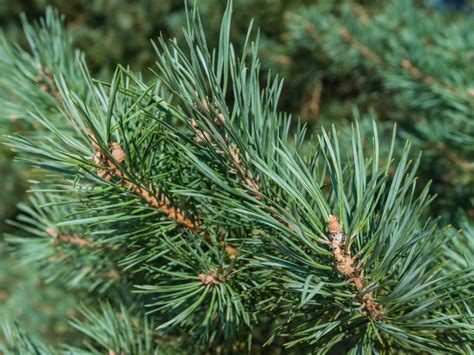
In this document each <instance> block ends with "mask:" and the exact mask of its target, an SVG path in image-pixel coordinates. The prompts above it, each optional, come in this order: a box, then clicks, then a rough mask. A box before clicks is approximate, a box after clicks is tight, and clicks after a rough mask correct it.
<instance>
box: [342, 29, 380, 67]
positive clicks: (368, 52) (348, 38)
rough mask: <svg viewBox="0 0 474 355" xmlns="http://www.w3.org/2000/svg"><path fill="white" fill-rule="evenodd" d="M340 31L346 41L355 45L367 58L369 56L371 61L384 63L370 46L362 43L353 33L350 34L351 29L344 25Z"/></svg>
mask: <svg viewBox="0 0 474 355" xmlns="http://www.w3.org/2000/svg"><path fill="white" fill-rule="evenodd" d="M339 33H340V35H341V38H342V39H343V40H344V41H345V42H347V43H349V44H350V45H352V47H354V48H355V49H356V50H357V51H358V52H359V53H360V54H362V55H363V56H364V57H365V58H367V59H368V60H370V61H371V62H374V63H375V64H382V63H383V61H382V59H381V58H380V57H379V56H378V55H377V54H376V53H375V52H372V51H371V50H370V49H369V48H367V47H366V46H364V45H363V44H362V43H360V42H359V41H358V40H357V39H355V38H354V37H352V35H351V34H350V32H349V30H348V29H347V28H346V27H342V28H341V29H340V31H339Z"/></svg>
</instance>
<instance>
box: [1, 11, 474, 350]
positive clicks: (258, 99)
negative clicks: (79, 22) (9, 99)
mask: <svg viewBox="0 0 474 355" xmlns="http://www.w3.org/2000/svg"><path fill="white" fill-rule="evenodd" d="M231 13H232V3H231V2H229V4H228V6H227V9H226V11H225V13H224V15H223V19H222V24H221V30H220V37H219V43H218V46H217V48H215V49H210V48H209V47H208V43H207V41H206V35H205V32H204V29H203V27H202V24H201V19H200V17H199V14H198V11H197V9H196V8H193V9H189V10H188V11H187V27H186V30H185V31H184V35H183V36H184V39H185V43H184V45H186V46H185V47H183V46H182V45H181V44H178V41H176V40H171V41H168V40H165V39H164V38H160V39H159V40H158V41H157V43H155V49H156V52H157V68H156V72H154V75H155V77H154V78H153V80H144V79H143V78H142V76H141V75H138V74H136V73H134V72H133V71H131V70H130V69H129V68H124V67H122V66H119V67H117V70H116V72H115V74H114V76H113V78H112V79H111V80H110V81H100V80H95V79H93V78H92V77H91V75H90V74H89V71H88V69H87V65H86V62H85V61H84V59H83V58H82V56H80V55H76V56H72V55H71V52H72V51H73V50H72V47H71V46H70V44H68V43H69V42H67V41H66V40H65V39H64V37H65V34H64V33H63V32H62V30H61V21H60V19H59V18H58V16H57V15H56V14H55V13H54V12H53V11H49V12H48V13H47V17H46V21H45V22H44V23H43V24H42V25H41V26H39V28H40V29H41V31H39V33H42V35H41V37H40V38H38V41H41V40H44V38H48V39H49V40H50V41H52V42H54V43H56V45H55V46H37V47H38V48H39V50H40V53H39V54H35V55H33V54H31V53H29V52H28V51H26V50H22V49H18V48H17V50H18V51H19V52H15V51H13V50H11V48H10V47H13V45H11V44H9V43H8V42H6V43H5V44H4V46H6V48H7V49H9V51H5V53H9V54H10V56H12V57H9V56H7V57H6V58H5V57H1V56H0V60H1V62H0V63H3V64H5V63H12V62H13V61H14V60H13V59H14V58H15V56H16V55H17V56H18V57H21V58H23V60H25V58H27V60H25V63H24V67H23V68H22V70H19V69H18V70H17V71H14V73H13V74H11V75H12V76H11V78H10V79H11V80H13V79H12V78H14V79H18V78H20V79H21V80H23V81H24V82H25V83H28V85H27V87H28V88H29V89H28V90H26V91H25V98H26V97H27V96H28V95H29V96H28V97H29V98H31V99H32V100H33V98H36V97H38V95H40V97H41V98H43V99H44V100H45V103H47V105H46V104H45V105H37V107H36V110H31V109H30V106H28V105H27V103H25V102H27V101H26V99H25V100H24V101H21V102H20V103H18V105H17V106H15V108H16V109H17V110H18V112H22V116H23V117H24V120H25V123H27V124H30V125H31V130H29V131H28V132H26V133H25V134H24V135H23V136H10V137H8V145H9V147H11V148H13V149H14V150H15V151H16V152H17V154H18V155H19V157H20V158H21V159H22V160H23V161H25V162H27V163H29V164H31V165H32V166H35V167H38V168H40V171H41V172H40V173H39V174H42V175H41V176H42V179H39V180H38V181H35V182H33V187H32V197H31V198H30V201H29V203H25V204H22V205H21V207H20V208H21V210H22V214H21V216H20V217H19V218H18V221H15V222H12V224H13V225H15V227H17V228H18V229H19V230H22V231H23V232H18V233H15V234H14V235H10V236H9V238H8V240H9V243H10V244H11V246H12V248H14V249H15V250H16V251H15V252H16V253H17V255H18V258H19V259H21V260H24V261H25V262H30V263H31V264H32V265H38V266H39V270H40V272H41V274H42V275H43V277H44V278H45V279H46V280H48V281H50V282H57V283H60V284H62V285H65V286H67V288H68V289H69V290H74V291H73V293H74V294H75V295H77V297H78V298H81V299H82V300H83V301H84V305H83V306H82V307H81V308H80V310H79V312H80V314H79V315H78V316H76V317H75V319H74V320H73V321H72V323H71V324H72V326H73V327H74V328H75V329H77V330H78V331H79V332H80V333H82V334H83V338H82V339H81V342H80V344H76V345H64V346H63V347H62V348H61V350H64V351H70V352H72V353H84V352H92V353H109V354H122V353H123V354H157V353H170V354H171V353H173V354H175V353H243V352H249V353H263V352H271V353H280V352H286V351H288V352H291V351H295V352H301V351H303V352H317V353H328V352H337V351H344V352H347V353H351V354H359V353H377V354H378V353H406V352H413V351H419V352H433V351H434V352H453V353H456V352H457V353H462V352H468V351H471V350H472V349H471V345H470V344H472V342H471V341H472V339H473V332H472V324H471V322H472V317H471V316H470V315H471V314H472V311H471V308H472V303H471V301H472V299H471V298H472V297H471V294H472V292H471V291H472V290H471V289H470V288H471V286H472V280H473V276H474V274H473V271H472V269H471V268H470V267H469V264H468V262H467V261H466V262H465V263H462V262H460V263H454V262H452V261H451V260H452V258H450V257H447V254H446V248H447V247H446V246H447V245H448V244H449V243H450V240H451V239H452V235H451V233H450V231H449V230H448V229H446V228H443V227H442V225H441V223H440V222H439V220H438V219H436V218H430V217H429V216H427V214H426V211H427V207H428V206H429V204H430V203H431V202H432V200H433V197H432V196H430V193H429V184H428V185H427V186H419V185H420V184H419V182H418V179H417V177H416V175H417V168H418V166H419V165H420V162H421V157H420V156H418V157H416V158H411V157H412V153H411V151H410V146H411V144H410V143H409V142H407V143H406V144H405V145H404V147H403V149H402V152H401V153H400V154H395V146H396V145H397V136H396V130H395V129H394V130H393V134H392V139H391V140H390V141H389V142H388V144H387V143H386V142H383V143H382V142H381V141H380V139H379V133H378V128H377V124H376V123H375V122H373V123H372V124H371V126H370V127H365V126H360V125H359V123H358V122H357V121H355V122H354V123H353V125H352V127H351V129H350V132H342V133H341V132H340V131H338V130H337V129H336V127H334V126H333V127H331V129H330V130H326V129H324V128H322V129H321V130H319V131H318V132H317V134H315V135H314V136H309V135H308V134H307V128H306V127H305V126H304V125H302V124H300V123H299V122H298V121H297V120H294V119H292V118H291V117H290V116H289V115H287V114H285V113H282V112H280V111H279V109H278V104H279V98H280V93H281V91H282V82H281V81H280V80H279V79H275V78H273V77H272V76H271V75H269V76H268V77H267V78H266V80H262V78H260V74H261V68H260V61H259V59H258V37H256V38H254V39H253V40H252V38H253V37H252V30H251V29H249V32H248V35H247V40H246V42H245V43H244V44H243V45H242V51H240V52H239V54H237V50H236V49H235V48H234V47H233V46H232V44H231V42H230V39H229V37H230V29H231ZM30 36H32V38H36V37H34V34H32V33H30ZM344 36H346V35H344ZM346 37H347V36H346ZM351 43H352V44H353V45H354V46H356V47H358V49H359V50H362V47H360V46H359V44H358V42H355V41H352V40H351ZM15 48H16V47H15ZM35 48H36V47H35ZM356 49H357V48H356ZM366 55H369V53H366ZM58 57H59V58H63V59H64V62H60V64H58V61H57V58H58ZM65 63H67V65H66V64H65ZM39 65H41V68H49V69H48V73H46V72H45V76H46V78H44V77H41V78H40V77H37V76H36V75H33V76H31V75H24V76H23V73H35V72H36V71H37V70H38V68H39ZM65 67H67V70H65ZM32 78H36V79H34V80H33V83H32V82H31V79H32ZM45 80H46V81H47V83H45ZM262 83H264V84H262ZM45 84H48V88H52V89H54V90H57V92H58V94H57V95H56V94H51V92H50V91H49V90H45V86H44V85H45ZM202 98H205V99H204V100H203V99H202ZM46 100H47V101H46ZM22 110H23V111H25V112H23V111H22ZM37 132H39V134H37ZM336 215H337V217H335V216H336ZM51 240H53V243H51ZM448 249H449V247H448ZM449 250H451V249H449ZM466 284H467V285H468V287H467V288H466ZM70 292H71V293H72V291H70ZM4 334H5V336H4V339H3V338H1V341H0V344H1V345H0V350H1V351H3V352H6V353H8V352H17V353H22V352H23V353H28V351H30V350H31V349H34V351H33V352H36V353H46V354H49V353H50V354H53V353H55V352H57V351H58V349H52V348H49V347H48V346H46V345H43V344H41V342H38V341H36V340H34V339H32V338H30V337H28V336H27V335H25V334H24V333H22V331H21V330H20V329H18V328H15V327H13V326H12V325H10V324H7V325H5V331H4Z"/></svg>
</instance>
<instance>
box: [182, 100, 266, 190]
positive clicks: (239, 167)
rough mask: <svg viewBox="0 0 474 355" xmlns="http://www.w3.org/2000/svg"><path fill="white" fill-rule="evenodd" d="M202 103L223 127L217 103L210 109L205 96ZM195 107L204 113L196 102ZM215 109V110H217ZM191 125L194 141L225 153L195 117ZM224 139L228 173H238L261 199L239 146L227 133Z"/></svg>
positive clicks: (257, 183) (256, 180)
mask: <svg viewBox="0 0 474 355" xmlns="http://www.w3.org/2000/svg"><path fill="white" fill-rule="evenodd" d="M202 105H203V106H204V109H205V110H206V111H207V112H208V113H213V114H214V115H215V117H214V122H215V123H216V125H217V126H218V127H219V128H223V126H224V125H225V123H226V120H225V116H224V114H223V113H222V112H221V111H220V110H219V107H218V106H217V104H214V107H213V109H210V107H209V106H210V104H209V100H208V99H207V98H206V99H205V100H203V101H202ZM195 107H196V109H197V110H199V111H200V112H201V114H203V115H205V112H203V110H201V108H200V107H199V106H198V105H197V104H196V105H195ZM215 110H217V112H216V111H215ZM191 126H192V127H193V129H194V131H195V133H196V136H195V138H194V140H195V141H196V143H198V144H202V143H204V142H209V143H210V144H211V146H212V147H214V148H215V151H216V153H217V154H220V155H224V154H225V152H224V151H223V150H219V149H217V148H218V144H217V143H215V142H214V141H213V139H212V137H211V136H210V134H209V133H208V132H206V131H204V130H203V129H202V128H201V127H200V126H199V123H198V122H197V121H196V120H195V119H192V121H191ZM224 140H225V143H226V144H227V145H228V148H229V154H228V157H229V158H230V165H231V170H229V173H231V174H234V175H240V179H241V180H243V182H244V183H245V185H247V186H248V187H250V189H251V190H252V191H253V192H254V193H255V197H256V198H257V199H261V196H260V195H259V192H260V184H259V182H258V178H254V177H253V175H252V173H251V172H250V171H249V170H248V169H247V167H246V166H245V165H244V164H243V162H242V159H241V154H240V150H239V148H238V147H237V145H236V144H235V143H231V142H230V139H229V136H228V134H227V133H226V134H224Z"/></svg>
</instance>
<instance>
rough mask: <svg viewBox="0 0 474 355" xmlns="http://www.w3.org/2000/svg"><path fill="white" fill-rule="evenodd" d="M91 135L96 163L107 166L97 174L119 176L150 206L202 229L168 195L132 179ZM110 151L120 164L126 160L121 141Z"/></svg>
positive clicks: (123, 182)
mask: <svg viewBox="0 0 474 355" xmlns="http://www.w3.org/2000/svg"><path fill="white" fill-rule="evenodd" d="M90 136H91V139H92V146H93V148H94V150H95V152H96V153H95V155H94V163H95V164H97V165H99V166H104V167H106V169H102V168H99V169H97V175H98V176H99V177H101V178H102V179H104V180H110V179H112V178H113V177H117V178H119V179H120V184H121V185H122V186H124V187H126V188H128V189H129V190H130V191H132V192H133V193H135V194H137V195H138V196H140V197H141V198H142V199H143V200H145V201H146V202H148V204H149V205H150V206H152V207H154V208H156V209H158V210H160V211H161V212H163V213H165V214H166V215H167V216H168V217H169V218H170V219H172V220H175V221H176V222H178V223H179V224H181V225H183V226H185V227H186V228H188V229H189V230H192V231H194V232H200V231H201V229H200V226H199V224H198V223H197V222H195V221H193V220H191V219H189V218H188V217H186V216H185V215H184V214H183V213H182V212H181V211H179V210H178V209H176V208H174V207H172V206H171V203H170V201H169V200H168V199H167V198H166V197H164V196H161V197H157V196H155V195H153V194H152V193H150V191H148V190H147V189H145V188H143V187H142V186H140V185H138V184H136V183H134V182H132V181H130V180H129V179H128V178H127V177H126V176H125V174H124V173H123V172H122V170H120V169H119V168H118V167H117V165H116V163H115V162H114V161H112V159H110V158H109V157H108V156H107V155H106V154H104V152H103V151H102V149H101V148H100V147H99V145H98V143H97V140H96V138H95V136H94V135H93V134H92V132H90ZM110 153H111V155H112V157H113V158H114V160H115V161H116V162H117V163H118V164H122V163H123V162H124V161H125V152H124V151H123V149H122V147H121V146H120V144H119V143H117V142H113V143H112V144H111V145H110Z"/></svg>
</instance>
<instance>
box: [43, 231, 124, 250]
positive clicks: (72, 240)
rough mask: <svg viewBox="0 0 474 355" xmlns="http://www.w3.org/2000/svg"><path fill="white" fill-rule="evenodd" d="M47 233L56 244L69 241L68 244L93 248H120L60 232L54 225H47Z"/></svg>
mask: <svg viewBox="0 0 474 355" xmlns="http://www.w3.org/2000/svg"><path fill="white" fill-rule="evenodd" d="M46 233H47V234H48V235H49V236H50V237H51V238H53V241H54V243H55V244H59V243H67V244H72V245H77V246H79V247H84V248H93V249H104V248H108V249H112V250H117V249H118V248H117V247H116V246H109V245H103V244H98V243H94V242H91V241H90V240H87V239H84V238H81V237H78V236H75V235H67V234H59V233H58V231H57V230H56V229H55V228H53V227H47V228H46Z"/></svg>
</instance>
